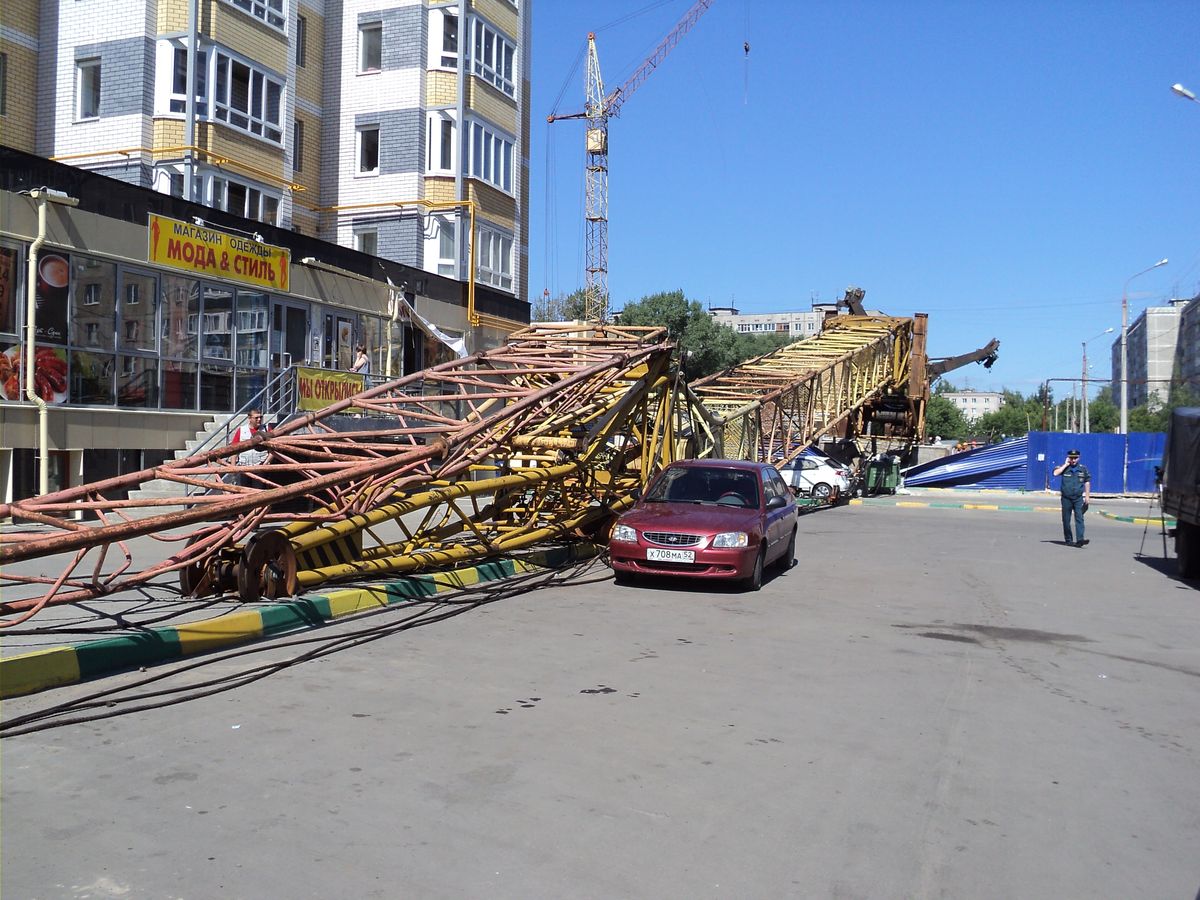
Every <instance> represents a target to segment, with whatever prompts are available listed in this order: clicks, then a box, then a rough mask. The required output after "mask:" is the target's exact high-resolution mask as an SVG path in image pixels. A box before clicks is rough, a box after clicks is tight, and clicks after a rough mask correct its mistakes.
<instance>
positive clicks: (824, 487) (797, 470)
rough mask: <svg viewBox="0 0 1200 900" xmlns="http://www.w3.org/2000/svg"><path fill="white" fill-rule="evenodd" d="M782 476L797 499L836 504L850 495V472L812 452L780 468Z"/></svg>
mask: <svg viewBox="0 0 1200 900" xmlns="http://www.w3.org/2000/svg"><path fill="white" fill-rule="evenodd" d="M779 474H780V475H782V476H783V480H784V481H786V482H787V483H788V486H789V487H791V489H792V491H793V492H794V493H795V494H796V496H798V497H813V498H815V499H817V500H829V501H836V500H838V499H840V498H842V497H848V496H849V494H850V472H849V470H848V469H846V468H844V467H842V466H840V465H838V464H837V463H836V462H834V461H833V460H832V459H831V458H829V457H828V456H825V455H824V454H818V453H816V452H814V451H812V450H806V451H805V452H804V453H802V454H800V455H799V456H797V457H796V458H795V459H793V460H792V461H791V462H788V463H785V464H784V465H782V466H780V467H779Z"/></svg>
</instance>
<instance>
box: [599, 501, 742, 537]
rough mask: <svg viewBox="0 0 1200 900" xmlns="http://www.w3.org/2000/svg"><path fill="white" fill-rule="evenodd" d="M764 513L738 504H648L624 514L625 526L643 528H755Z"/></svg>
mask: <svg viewBox="0 0 1200 900" xmlns="http://www.w3.org/2000/svg"><path fill="white" fill-rule="evenodd" d="M761 521H762V512H761V511H760V510H757V509H747V508H745V507H738V506H717V505H715V504H700V503H645V504H639V505H638V506H635V507H634V508H633V509H631V510H630V511H629V512H627V513H626V514H625V515H623V516H621V524H622V525H630V526H632V527H634V528H637V529H639V530H641V531H688V532H695V533H716V532H720V531H753V530H754V529H755V528H756V527H757V526H758V525H759V523H760V522H761Z"/></svg>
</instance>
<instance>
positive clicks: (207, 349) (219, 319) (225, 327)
mask: <svg viewBox="0 0 1200 900" xmlns="http://www.w3.org/2000/svg"><path fill="white" fill-rule="evenodd" d="M203 315H204V317H203V319H202V320H201V326H200V334H201V347H203V353H202V355H203V356H204V358H205V359H233V326H234V319H233V291H231V290H229V289H228V288H223V287H215V286H213V285H205V286H204V314H203Z"/></svg>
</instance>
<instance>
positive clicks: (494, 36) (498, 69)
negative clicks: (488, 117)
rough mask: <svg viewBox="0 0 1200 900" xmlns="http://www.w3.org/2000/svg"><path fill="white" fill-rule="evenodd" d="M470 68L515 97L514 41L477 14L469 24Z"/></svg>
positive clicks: (497, 87) (499, 89)
mask: <svg viewBox="0 0 1200 900" xmlns="http://www.w3.org/2000/svg"><path fill="white" fill-rule="evenodd" d="M461 42H462V37H461V34H460V36H459V43H460V44H461ZM470 71H471V74H473V75H475V76H477V77H479V78H481V79H482V80H483V81H485V82H487V83H488V84H490V85H491V86H492V87H494V88H496V89H497V90H498V91H500V92H501V93H503V94H506V95H508V96H509V97H516V82H515V77H514V73H515V72H516V71H517V45H516V43H515V42H514V41H512V40H511V39H510V38H509V37H508V36H507V35H506V34H504V32H502V31H500V30H499V29H498V28H496V26H494V25H492V24H491V23H490V22H487V21H485V20H484V19H481V18H479V17H478V16H476V17H475V19H474V21H473V23H472V28H471V69H470Z"/></svg>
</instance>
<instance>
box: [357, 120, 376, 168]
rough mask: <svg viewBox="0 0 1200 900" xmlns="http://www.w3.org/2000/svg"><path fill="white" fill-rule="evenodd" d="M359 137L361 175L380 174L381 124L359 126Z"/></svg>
mask: <svg viewBox="0 0 1200 900" xmlns="http://www.w3.org/2000/svg"><path fill="white" fill-rule="evenodd" d="M356 137H357V138H358V171H359V174H361V175H378V174H379V126H378V125H368V126H366V127H365V128H359V129H358V132H357V135H356Z"/></svg>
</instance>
